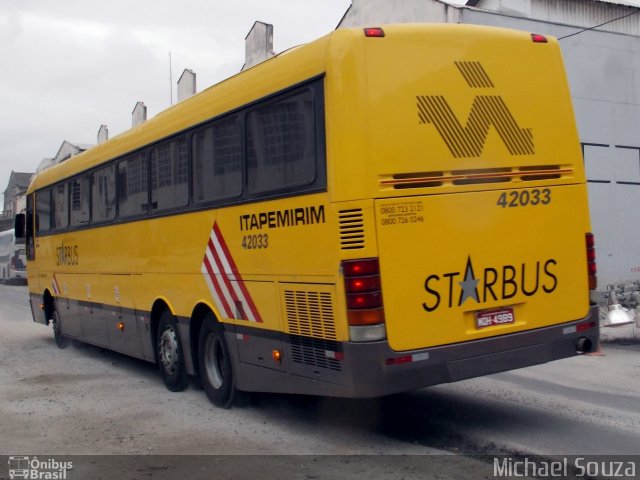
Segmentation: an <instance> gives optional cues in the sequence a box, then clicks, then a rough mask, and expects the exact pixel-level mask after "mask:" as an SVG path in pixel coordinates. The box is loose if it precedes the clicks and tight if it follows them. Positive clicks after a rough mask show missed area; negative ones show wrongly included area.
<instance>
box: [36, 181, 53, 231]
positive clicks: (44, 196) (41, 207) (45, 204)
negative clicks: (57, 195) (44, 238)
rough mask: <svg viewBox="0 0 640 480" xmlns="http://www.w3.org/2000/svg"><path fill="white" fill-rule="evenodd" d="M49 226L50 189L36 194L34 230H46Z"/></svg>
mask: <svg viewBox="0 0 640 480" xmlns="http://www.w3.org/2000/svg"><path fill="white" fill-rule="evenodd" d="M50 228H51V189H49V188H46V189H44V190H41V191H39V192H38V193H37V194H36V232H38V233H41V232H48V231H49V229H50Z"/></svg>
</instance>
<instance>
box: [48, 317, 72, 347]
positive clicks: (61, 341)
mask: <svg viewBox="0 0 640 480" xmlns="http://www.w3.org/2000/svg"><path fill="white" fill-rule="evenodd" d="M51 325H53V338H54V339H55V341H56V345H57V346H58V348H67V347H68V346H69V339H68V338H67V337H65V336H64V335H62V325H60V317H59V316H58V311H57V310H56V309H55V308H54V309H53V313H52V314H51Z"/></svg>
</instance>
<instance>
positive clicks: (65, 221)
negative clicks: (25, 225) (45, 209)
mask: <svg viewBox="0 0 640 480" xmlns="http://www.w3.org/2000/svg"><path fill="white" fill-rule="evenodd" d="M51 210H52V211H53V222H52V224H51V228H56V229H58V228H67V227H68V226H69V184H68V183H67V182H64V183H59V184H58V185H56V186H55V187H53V188H52V191H51Z"/></svg>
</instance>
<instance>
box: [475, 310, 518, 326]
mask: <svg viewBox="0 0 640 480" xmlns="http://www.w3.org/2000/svg"><path fill="white" fill-rule="evenodd" d="M515 321H516V316H515V315H514V314H513V308H501V309H500V310H487V311H484V312H477V313H476V328H486V327H494V326H496V325H505V324H509V323H515Z"/></svg>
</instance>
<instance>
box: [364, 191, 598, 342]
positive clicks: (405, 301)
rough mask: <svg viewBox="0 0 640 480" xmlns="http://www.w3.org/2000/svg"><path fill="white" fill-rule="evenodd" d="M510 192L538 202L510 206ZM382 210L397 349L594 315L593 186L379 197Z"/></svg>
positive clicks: (385, 276)
mask: <svg viewBox="0 0 640 480" xmlns="http://www.w3.org/2000/svg"><path fill="white" fill-rule="evenodd" d="M525 191H526V192H527V193H526V194H522V192H525ZM510 192H517V194H518V198H519V196H520V194H522V196H523V197H525V196H528V197H529V199H530V200H529V202H528V203H526V202H521V203H516V204H515V205H514V206H511V205H510V204H509V203H508V202H507V203H504V202H503V200H504V199H505V198H507V199H508V198H510V197H511V196H514V195H509V193H510ZM533 198H535V199H536V200H535V201H532V200H531V199H533ZM375 210H376V223H377V235H378V245H379V258H380V269H381V277H382V293H383V302H384V310H385V318H386V328H387V335H388V340H389V344H390V345H391V347H392V348H393V349H394V350H397V351H404V350H412V349H419V348H426V347H431V346H436V345H447V344H453V343H459V342H464V341H470V340H476V339H481V338H487V337H491V336H496V335H504V334H509V333H513V332H517V331H523V330H529V329H534V328H539V327H544V326H548V325H553V324H557V323H562V322H568V321H572V320H577V319H580V318H583V317H585V316H586V315H587V313H588V308H589V300H588V293H589V287H588V279H587V266H586V252H585V242H586V239H585V233H586V232H587V231H588V229H589V222H588V216H587V209H586V193H585V189H584V185H563V186H550V187H543V188H540V189H536V188H529V189H517V190H489V191H479V192H473V191H472V192H463V193H459V194H441V195H440V194H436V195H428V196H421V197H405V198H390V199H384V200H377V201H376V208H375Z"/></svg>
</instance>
